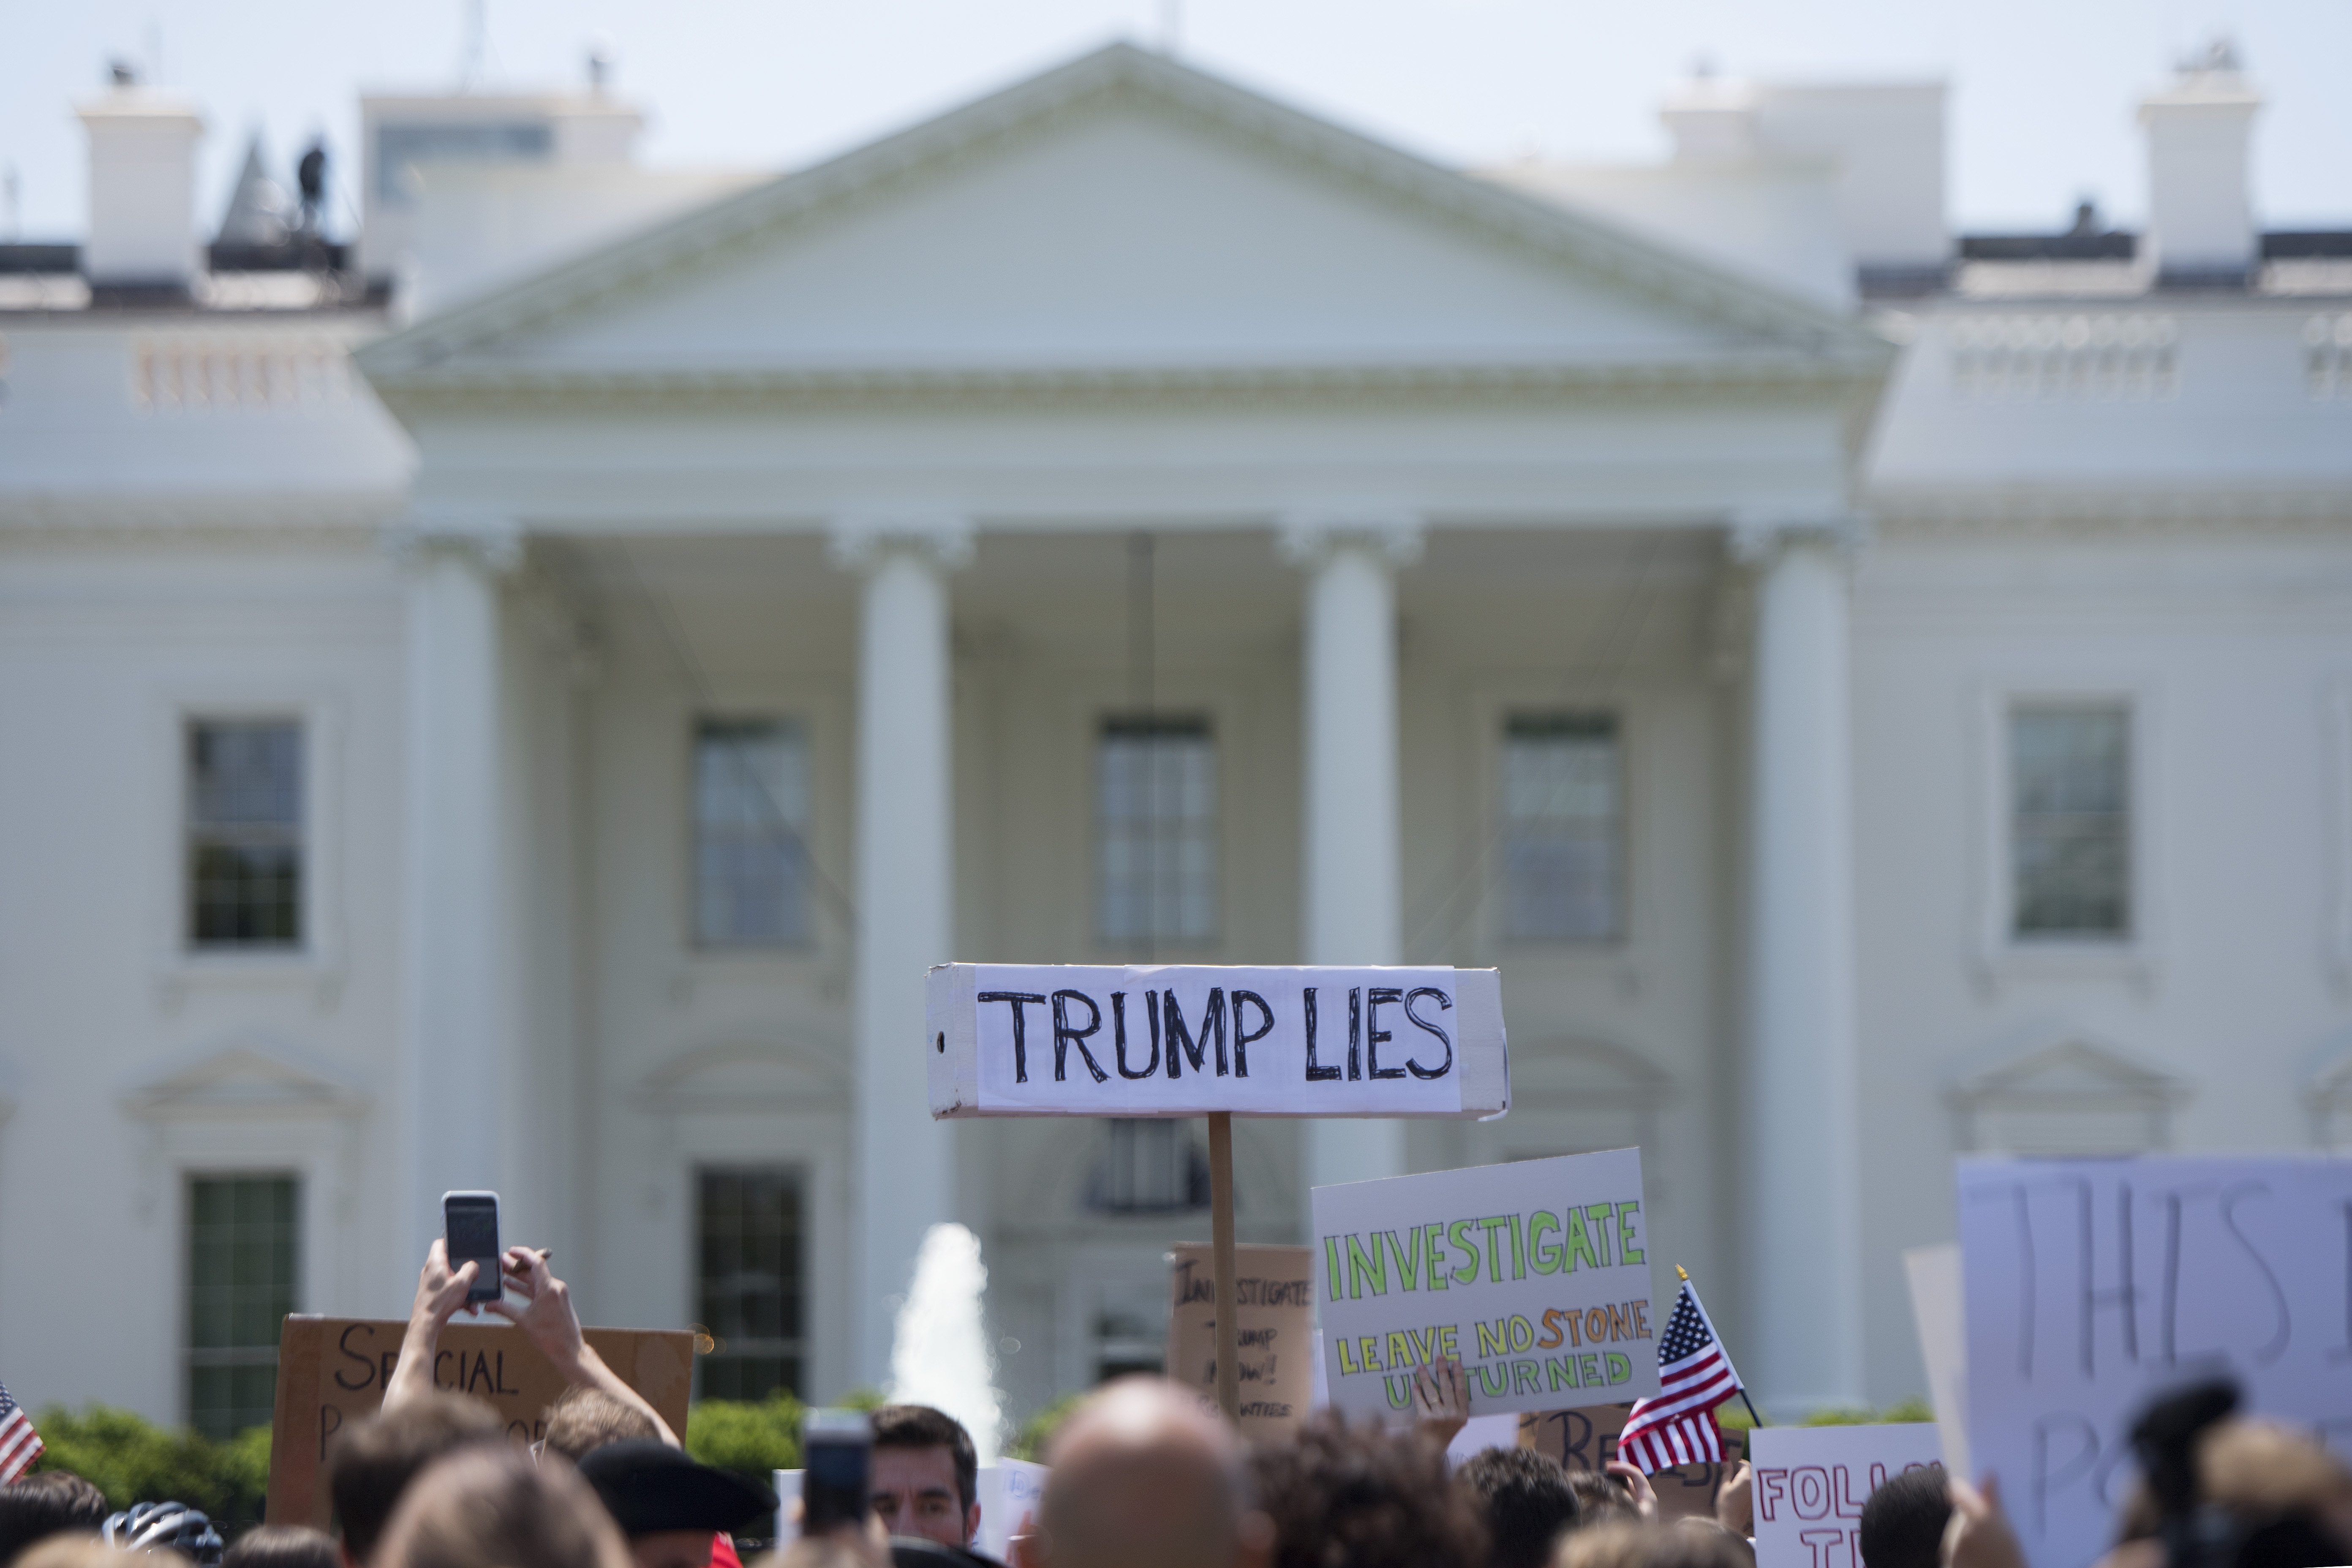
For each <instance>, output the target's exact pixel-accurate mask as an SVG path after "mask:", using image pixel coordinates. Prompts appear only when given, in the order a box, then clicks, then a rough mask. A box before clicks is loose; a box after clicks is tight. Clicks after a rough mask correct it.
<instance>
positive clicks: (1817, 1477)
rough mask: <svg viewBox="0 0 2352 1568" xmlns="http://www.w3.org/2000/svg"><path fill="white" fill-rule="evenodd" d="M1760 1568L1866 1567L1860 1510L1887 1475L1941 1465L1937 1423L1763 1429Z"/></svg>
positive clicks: (1759, 1444) (1758, 1491)
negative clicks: (1863, 1554) (1863, 1555)
mask: <svg viewBox="0 0 2352 1568" xmlns="http://www.w3.org/2000/svg"><path fill="white" fill-rule="evenodd" d="M1942 1458H1943V1448H1942V1444H1941V1442H1940V1440H1939V1439H1938V1438H1937V1436H1936V1427H1935V1424H1934V1423H1933V1422H1925V1421H1923V1422H1920V1423H1918V1424H1916V1425H1904V1426H1759V1427H1758V1428H1757V1429H1756V1430H1754V1431H1753V1432H1750V1433H1748V1462H1749V1463H1750V1464H1752V1465H1754V1466H1755V1468H1756V1469H1755V1481H1754V1490H1753V1491H1752V1492H1751V1493H1750V1494H1749V1496H1750V1500H1751V1502H1752V1505H1753V1507H1754V1509H1755V1514H1756V1568H1864V1564H1863V1561H1862V1544H1861V1539H1860V1537H1861V1527H1862V1505H1863V1504H1864V1503H1865V1502H1867V1501H1869V1500H1870V1494H1871V1493H1872V1492H1874V1491H1876V1490H1877V1489H1879V1488H1880V1487H1882V1486H1884V1485H1885V1484H1886V1479H1887V1478H1888V1477H1890V1476H1898V1475H1901V1474H1902V1473H1903V1472H1904V1471H1905V1470H1916V1469H1918V1468H1921V1467H1923V1466H1927V1465H1933V1464H1937V1463H1940V1462H1941V1460H1942Z"/></svg>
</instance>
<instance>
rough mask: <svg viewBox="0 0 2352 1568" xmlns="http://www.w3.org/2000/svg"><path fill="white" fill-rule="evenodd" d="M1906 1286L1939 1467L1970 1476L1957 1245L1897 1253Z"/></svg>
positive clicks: (1965, 1332)
mask: <svg viewBox="0 0 2352 1568" xmlns="http://www.w3.org/2000/svg"><path fill="white" fill-rule="evenodd" d="M1903 1275H1904V1278H1905V1279H1906V1280H1907V1281H1908V1282H1909V1284H1910V1287H1911V1321H1912V1323H1913V1324H1914V1325H1915V1326H1916V1328H1917V1329H1918V1331H1919V1359H1920V1360H1921V1361H1922V1362H1924V1363H1927V1400H1928V1403H1929V1404H1931V1405H1934V1406H1935V1410H1936V1431H1937V1435H1938V1436H1940V1437H1941V1438H1942V1440H1943V1445H1944V1468H1946V1469H1948V1470H1949V1471H1951V1472H1952V1474H1954V1475H1956V1476H1965V1477H1968V1478H1969V1479H1974V1478H1975V1476H1976V1471H1974V1470H1972V1469H1970V1468H1969V1386H1968V1380H1969V1358H1968V1326H1967V1325H1966V1324H1965V1323H1964V1322H1962V1321H1961V1313H1960V1249H1959V1247H1958V1244H1957V1243H1953V1242H1946V1243H1944V1244H1943V1245H1942V1246H1940V1247H1912V1248H1911V1249H1909V1250H1908V1251H1906V1252H1905V1253H1904V1255H1903Z"/></svg>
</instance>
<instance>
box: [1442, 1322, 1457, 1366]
mask: <svg viewBox="0 0 2352 1568" xmlns="http://www.w3.org/2000/svg"><path fill="white" fill-rule="evenodd" d="M1437 1353H1438V1354H1439V1355H1444V1356H1452V1357H1453V1358H1454V1360H1455V1361H1460V1360H1461V1359H1462V1330H1461V1327H1460V1325H1458V1324H1455V1323H1448V1324H1446V1325H1445V1326H1444V1328H1442V1329H1440V1330H1438V1331H1437Z"/></svg>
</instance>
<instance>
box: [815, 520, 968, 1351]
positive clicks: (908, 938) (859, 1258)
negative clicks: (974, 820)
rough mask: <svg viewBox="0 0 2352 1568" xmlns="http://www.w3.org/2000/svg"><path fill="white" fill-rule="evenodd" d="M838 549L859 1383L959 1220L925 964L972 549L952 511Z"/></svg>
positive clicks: (937, 903)
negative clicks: (845, 642)
mask: <svg viewBox="0 0 2352 1568" xmlns="http://www.w3.org/2000/svg"><path fill="white" fill-rule="evenodd" d="M833 549H834V559H835V563H837V564H839V565H841V566H842V567H844V568H845V569H847V570H851V571H856V572H859V573H862V574H864V577H865V588H864V597H863V602H862V605H861V607H860V613H859V620H858V652H857V871H856V888H857V892H856V897H857V936H856V948H857V963H856V995H855V1005H856V1014H857V1024H856V1049H857V1074H856V1096H857V1102H856V1119H857V1121H856V1128H857V1188H856V1210H857V1229H856V1263H855V1268H856V1287H857V1294H856V1300H855V1302H854V1303H853V1308H852V1320H853V1321H854V1322H855V1323H856V1344H855V1346H854V1350H853V1353H854V1355H855V1357H856V1372H857V1377H858V1379H859V1381H861V1382H863V1383H866V1384H874V1385H877V1386H880V1385H882V1384H885V1383H886V1381H887V1377H888V1374H889V1370H890V1339H891V1331H892V1328H893V1324H894V1320H895V1318H896V1315H897V1313H896V1306H897V1302H898V1300H900V1299H901V1298H903V1297H904V1296H905V1295H906V1293H907V1287H908V1283H909V1281H910V1280H911V1279H912V1278H913V1269H914V1260H915V1252H916V1248H917V1247H919V1245H920V1244H921V1242H922V1239H923V1233H924V1232H925V1231H927V1230H928V1229H929V1228H930V1227H931V1226H934V1225H936V1224H939V1223H940V1222H942V1221H945V1220H950V1219H953V1218H954V1217H955V1215H956V1205H955V1139H954V1136H953V1133H954V1129H953V1128H952V1127H951V1126H950V1125H949V1124H947V1123H945V1122H934V1121H932V1120H931V1114H930V1099H929V1090H928V1089H927V1087H926V1085H927V1081H928V1080H927V1078H926V1070H927V1069H926V1066H925V1062H924V1058H923V1047H924V1043H925V1042H924V1038H923V989H924V976H925V974H926V973H928V972H929V968H930V966H931V965H932V964H934V963H947V962H949V961H950V960H951V959H952V958H953V957H954V956H955V954H954V952H953V951H952V949H953V946H954V920H953V915H954V906H953V896H954V887H955V879H954V872H953V866H952V861H951V856H952V852H953V844H952V839H951V837H950V812H951V808H952V795H951V790H952V786H953V770H952V767H951V765H950V749H949V748H950V698H951V689H952V683H951V676H952V671H951V668H950V658H949V604H948V574H949V573H950V571H951V570H953V568H954V567H956V566H957V565H960V564H961V563H962V562H964V561H965V560H967V559H969V558H970V555H971V533H970V531H969V529H968V527H966V526H965V525H963V524H962V523H961V522H960V521H946V520H942V521H921V522H915V523H902V522H896V521H892V522H881V523H876V522H868V521H845V522H843V523H841V524H838V525H836V527H835V531H834V538H833Z"/></svg>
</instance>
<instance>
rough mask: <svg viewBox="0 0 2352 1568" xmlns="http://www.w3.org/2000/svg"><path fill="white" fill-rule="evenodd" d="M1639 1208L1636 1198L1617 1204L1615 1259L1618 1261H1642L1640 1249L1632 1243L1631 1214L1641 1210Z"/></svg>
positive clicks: (1640, 1206)
mask: <svg viewBox="0 0 2352 1568" xmlns="http://www.w3.org/2000/svg"><path fill="white" fill-rule="evenodd" d="M1641 1208H1642V1205H1641V1204H1640V1202H1639V1201H1638V1200H1637V1201H1635V1202H1633V1203H1623V1204H1619V1205H1617V1261H1618V1262H1620V1263H1640V1262H1642V1261H1643V1255H1642V1249H1641V1248H1640V1247H1636V1246H1634V1245H1633V1216H1634V1215H1636V1214H1638V1213H1640V1212H1641Z"/></svg>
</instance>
